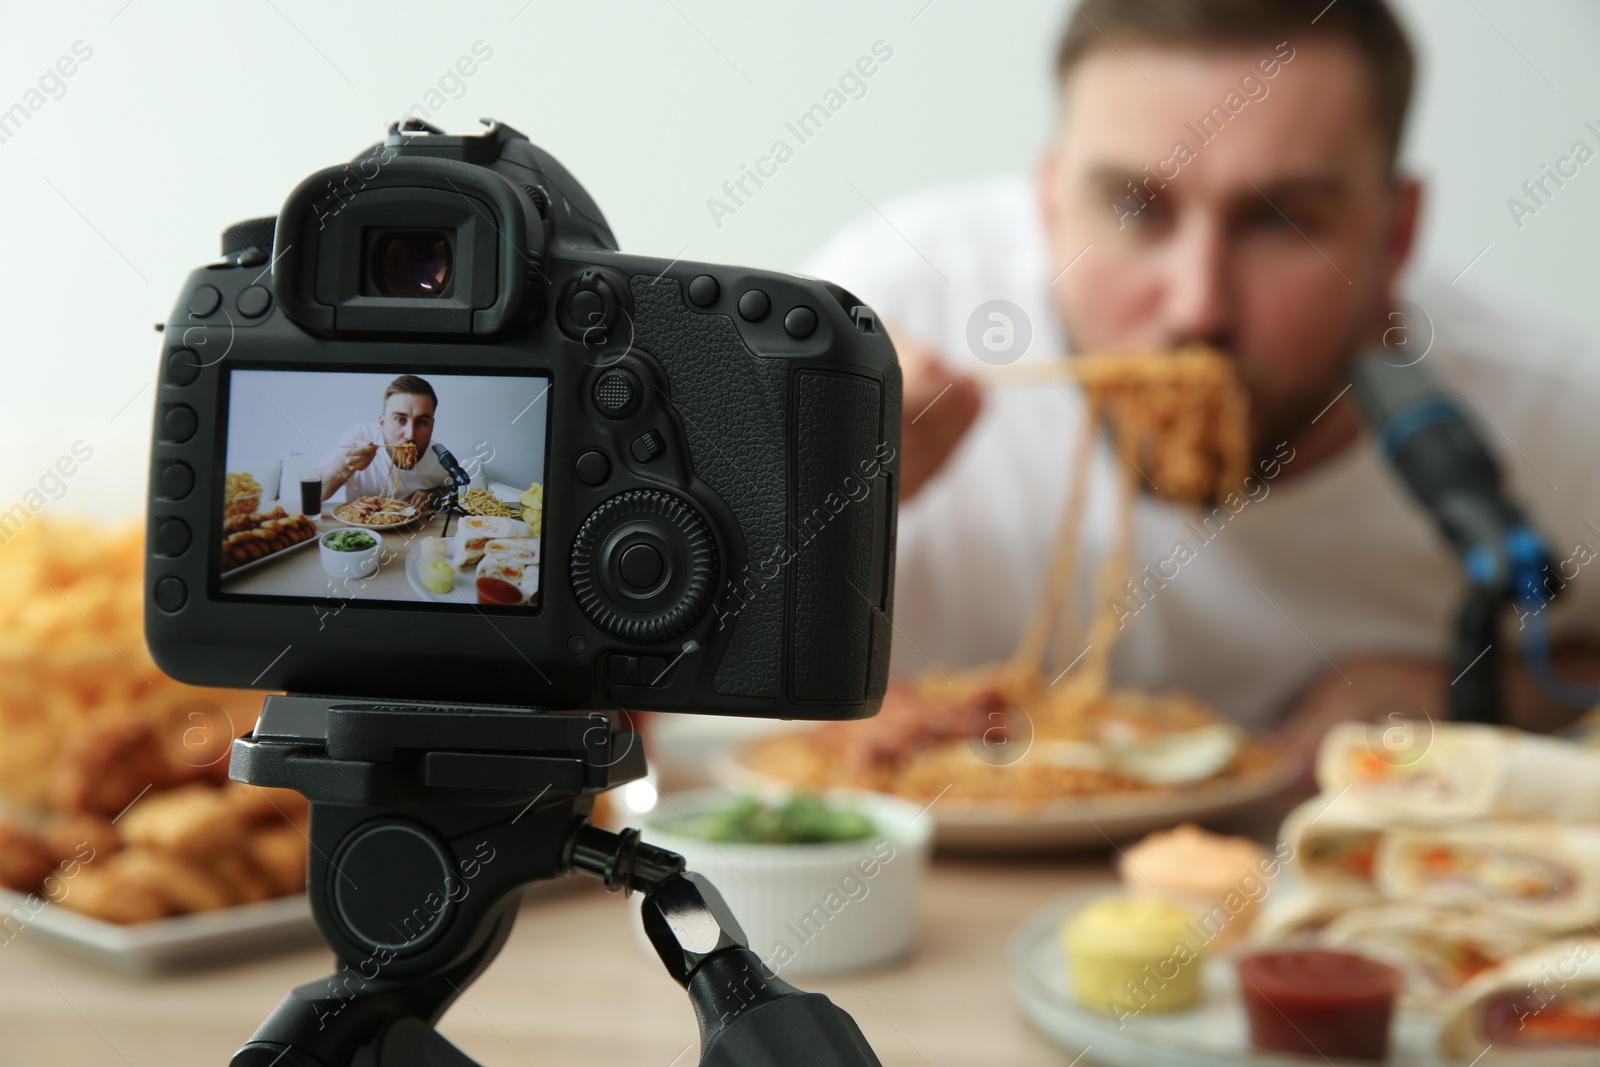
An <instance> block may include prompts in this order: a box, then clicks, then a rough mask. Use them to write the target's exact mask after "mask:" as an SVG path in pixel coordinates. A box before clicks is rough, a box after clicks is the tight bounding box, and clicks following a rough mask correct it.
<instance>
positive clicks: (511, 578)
mask: <svg viewBox="0 0 1600 1067" xmlns="http://www.w3.org/2000/svg"><path fill="white" fill-rule="evenodd" d="M540 540H541V538H540V527H539V526H536V525H534V524H532V523H529V522H527V521H526V520H525V519H513V518H509V517H507V516H503V515H469V516H466V517H465V518H463V519H462V520H461V521H460V523H458V524H457V525H456V528H455V533H454V534H453V535H452V536H450V537H424V538H420V539H419V540H418V541H417V542H416V543H415V544H413V545H412V546H411V548H410V549H409V550H408V551H407V553H406V581H407V582H408V583H409V584H410V586H411V591H412V592H413V593H415V594H416V595H417V597H418V598H419V599H422V600H428V601H432V602H434V603H441V604H478V605H483V606H493V607H528V608H536V607H538V606H539V574H540V568H539V544H540Z"/></svg>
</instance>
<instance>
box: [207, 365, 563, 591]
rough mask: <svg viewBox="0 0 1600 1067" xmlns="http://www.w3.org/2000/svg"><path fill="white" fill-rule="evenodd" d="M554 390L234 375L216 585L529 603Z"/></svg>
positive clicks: (528, 378) (511, 380) (508, 382)
mask: <svg viewBox="0 0 1600 1067" xmlns="http://www.w3.org/2000/svg"><path fill="white" fill-rule="evenodd" d="M549 390H550V379H549V378H548V377H547V376H545V375H508V374H432V373H425V374H417V373H409V372H407V373H365V372H362V373H355V372H346V371H321V370H315V371H302V370H244V369H235V370H232V371H230V372H229V376H228V403H227V415H228V421H227V423H226V427H225V441H226V453H225V457H224V462H225V471H226V474H225V477H224V482H223V490H222V497H221V500H220V504H219V506H220V509H221V512H220V516H219V518H220V525H219V528H218V533H217V536H218V538H219V540H220V547H221V554H220V562H219V575H218V580H219V583H220V593H221V595H223V596H226V597H233V596H250V597H257V596H268V597H294V598H299V599H305V600H311V601H324V602H325V601H328V600H330V599H331V600H337V601H340V602H345V601H350V600H378V601H389V602H399V603H416V604H440V605H447V604H461V605H473V606H474V607H475V608H476V607H482V606H489V607H497V608H506V609H512V610H515V609H518V608H521V609H535V608H537V607H538V606H539V589H540V586H539V575H540V566H539V563H540V558H539V544H540V540H541V537H542V534H543V530H544V476H545V442H546V429H547V426H548V419H549V410H548V395H549Z"/></svg>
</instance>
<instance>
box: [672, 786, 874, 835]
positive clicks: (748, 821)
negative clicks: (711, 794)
mask: <svg viewBox="0 0 1600 1067" xmlns="http://www.w3.org/2000/svg"><path fill="white" fill-rule="evenodd" d="M656 825H657V826H658V827H659V828H660V829H662V830H664V831H665V832H667V833H669V834H677V835H679V836H682V837H704V838H705V839H706V840H708V841H714V842H717V843H718V844H725V845H831V844H838V843H839V842H843V841H861V840H864V839H866V838H868V837H871V836H872V835H873V834H875V833H876V832H877V827H876V826H875V825H874V824H873V821H872V819H871V818H869V817H868V816H866V815H864V814H862V813H861V812H859V811H852V810H849V809H847V808H840V807H835V806H833V805H830V804H828V803H826V802H825V801H823V800H822V799H821V798H820V797H816V796H812V795H811V794H808V793H796V794H794V795H793V796H791V797H789V798H788V799H787V800H786V801H784V802H783V803H782V804H768V803H766V802H765V801H763V800H760V799H758V798H757V797H753V796H741V797H736V798H734V799H733V800H730V801H729V802H728V803H726V804H724V805H722V806H721V807H716V808H712V809H710V810H708V811H702V812H696V813H694V814H691V815H679V816H677V817H674V818H669V819H658V820H656Z"/></svg>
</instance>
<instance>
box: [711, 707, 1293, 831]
mask: <svg viewBox="0 0 1600 1067" xmlns="http://www.w3.org/2000/svg"><path fill="white" fill-rule="evenodd" d="M945 688H947V687H946V686H945V684H944V683H943V682H942V681H940V680H939V679H937V678H935V679H934V681H933V683H931V684H923V685H918V684H915V683H911V682H907V681H902V680H896V681H894V682H891V683H890V687H889V692H888V693H887V694H886V695H885V697H884V701H883V708H882V710H881V711H880V712H879V713H878V715H877V716H876V717H875V718H872V719H866V720H861V721H858V722H837V723H827V724H825V725H822V726H818V727H808V728H803V729H796V730H786V731H783V732H781V733H775V734H770V735H768V736H765V737H761V738H758V739H755V740H751V741H744V742H742V743H739V744H736V745H734V746H731V747H729V748H725V749H724V750H722V751H721V752H720V753H718V754H717V755H716V756H714V757H713V761H712V776H713V777H714V778H715V779H716V780H717V781H718V782H719V783H720V784H722V785H725V786H728V787H730V788H736V789H746V790H754V791H757V792H766V791H772V792H779V791H790V790H793V789H795V788H797V787H798V788H803V789H807V790H817V791H826V790H832V789H866V790H870V791H873V792H880V793H888V794H891V795H895V796H899V797H903V798H906V799H908V800H912V801H915V802H918V803H922V804H927V805H930V807H929V816H930V817H931V818H932V819H933V820H934V823H935V827H936V829H935V836H936V840H937V842H938V843H939V844H940V845H941V846H944V847H949V848H955V849H960V850H966V851H980V850H981V851H1018V850H1027V849H1042V848H1070V847H1086V846H1103V845H1105V844H1108V843H1111V842H1115V841H1117V840H1119V839H1121V838H1125V837H1129V836H1132V835H1136V834H1142V833H1146V832H1148V831H1150V830H1154V829H1158V828H1160V827H1164V826H1169V825H1172V824H1174V823H1178V822H1182V821H1186V820H1195V819H1206V818H1210V817H1214V816H1218V815H1222V814H1225V813H1227V812H1230V811H1234V810H1237V809H1239V808H1242V807H1244V806H1246V805H1249V804H1251V803H1253V802H1255V801H1258V800H1261V799H1264V798H1266V797H1270V796H1272V795H1274V794H1276V793H1278V792H1280V791H1281V790H1283V789H1284V788H1285V787H1286V786H1287V785H1288V784H1289V782H1290V780H1291V779H1292V778H1293V776H1294V770H1293V767H1292V766H1291V764H1290V763H1289V761H1288V760H1287V759H1286V758H1284V757H1283V756H1282V755H1281V754H1280V753H1279V751H1278V750H1277V749H1276V748H1274V747H1272V746H1271V745H1270V744H1268V743H1267V742H1265V741H1263V740H1260V739H1258V738H1253V737H1251V736H1249V735H1248V734H1246V733H1245V732H1244V731H1242V730H1240V729H1239V728H1238V727H1236V726H1233V725H1231V724H1229V723H1227V722H1225V721H1223V720H1222V719H1221V718H1220V717H1219V716H1217V715H1216V714H1215V713H1214V712H1212V711H1211V710H1210V709H1209V708H1207V707H1206V706H1205V705H1203V704H1201V703H1200V702H1198V701H1196V700H1193V699H1192V698H1190V697H1187V696H1185V695H1182V694H1176V693H1162V694H1149V693H1143V692H1139V691H1135V690H1110V691H1108V692H1106V693H1103V694H1100V695H1098V696H1091V695H1088V694H1085V693H1083V692H1081V691H1080V692H1079V693H1077V694H1072V693H1064V694H1061V695H1059V696H1058V697H1057V698H1056V699H1054V700H1043V701H1041V700H1040V699H1039V697H1040V694H1037V693H1033V694H1029V693H1028V692H1027V691H1026V690H1025V689H1023V688H1021V687H1018V688H1015V689H1012V690H1010V691H1007V689H1006V688H1005V687H1004V686H994V687H992V688H989V689H987V690H983V689H979V688H972V689H969V690H967V691H966V692H963V693H961V694H959V695H956V694H948V693H940V692H939V690H942V689H945ZM1030 708H1031V710H1030Z"/></svg>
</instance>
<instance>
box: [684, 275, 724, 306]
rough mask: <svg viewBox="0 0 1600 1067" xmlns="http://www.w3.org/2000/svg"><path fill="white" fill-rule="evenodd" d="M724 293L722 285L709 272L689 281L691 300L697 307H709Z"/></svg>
mask: <svg viewBox="0 0 1600 1067" xmlns="http://www.w3.org/2000/svg"><path fill="white" fill-rule="evenodd" d="M721 295H722V286H720V285H718V284H717V280H716V279H715V278H713V277H712V276H711V275H709V274H702V275H700V276H699V277H698V278H696V279H694V280H693V281H692V282H690V283H689V302H690V303H691V304H693V305H694V306H695V307H697V308H708V307H710V306H711V305H712V304H715V303H716V302H717V297H719V296H721Z"/></svg>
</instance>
